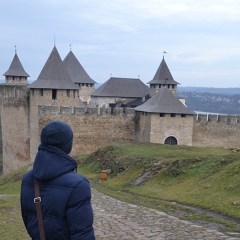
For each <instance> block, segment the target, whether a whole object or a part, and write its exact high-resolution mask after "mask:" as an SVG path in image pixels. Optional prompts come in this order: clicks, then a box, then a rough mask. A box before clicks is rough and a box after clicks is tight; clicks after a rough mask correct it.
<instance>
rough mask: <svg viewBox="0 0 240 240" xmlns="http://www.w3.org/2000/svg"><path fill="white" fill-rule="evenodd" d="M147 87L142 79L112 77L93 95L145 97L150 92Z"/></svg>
mask: <svg viewBox="0 0 240 240" xmlns="http://www.w3.org/2000/svg"><path fill="white" fill-rule="evenodd" d="M149 90H150V89H149V87H147V86H146V85H145V84H144V83H143V82H142V81H141V80H140V79H136V78H116V77H111V78H110V79H108V81H106V82H105V83H104V84H103V85H101V86H100V87H99V88H98V89H96V90H95V91H94V92H93V93H92V94H91V96H97V97H128V98H131V97H132V98H135V97H137V98H138V97H144V96H146V95H148V94H149Z"/></svg>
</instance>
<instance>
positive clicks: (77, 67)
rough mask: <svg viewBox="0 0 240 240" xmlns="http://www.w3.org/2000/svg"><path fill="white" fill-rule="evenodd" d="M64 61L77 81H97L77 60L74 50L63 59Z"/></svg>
mask: <svg viewBox="0 0 240 240" xmlns="http://www.w3.org/2000/svg"><path fill="white" fill-rule="evenodd" d="M63 63H64V65H65V67H66V69H67V71H68V73H69V75H70V77H71V79H72V80H73V82H75V83H92V84H94V83H96V82H95V81H94V80H93V79H91V78H90V77H89V75H88V74H87V72H86V71H85V69H84V68H83V66H82V65H81V64H80V62H79V61H78V60H77V58H76V57H75V55H74V54H73V52H72V51H70V52H69V53H68V55H67V56H66V57H65V59H64V60H63Z"/></svg>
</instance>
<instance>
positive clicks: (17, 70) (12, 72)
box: [3, 53, 29, 77]
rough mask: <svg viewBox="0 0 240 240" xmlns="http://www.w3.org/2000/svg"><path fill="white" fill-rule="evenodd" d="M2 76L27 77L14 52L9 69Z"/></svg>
mask: <svg viewBox="0 0 240 240" xmlns="http://www.w3.org/2000/svg"><path fill="white" fill-rule="evenodd" d="M3 76H17V77H29V75H28V74H27V73H26V71H25V70H24V68H23V66H22V64H21V62H20V60H19V58H18V55H17V54H16V53H15V55H14V58H13V60H12V63H11V65H10V67H9V69H8V70H7V71H6V72H5V73H4V74H3Z"/></svg>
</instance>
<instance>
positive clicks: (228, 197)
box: [79, 143, 240, 231]
mask: <svg viewBox="0 0 240 240" xmlns="http://www.w3.org/2000/svg"><path fill="white" fill-rule="evenodd" d="M104 169H110V170H111V171H112V172H111V173H110V174H109V175H108V181H106V182H103V183H99V178H100V172H101V170H104ZM150 170H151V172H152V173H153V174H152V176H151V177H150V178H149V179H148V180H147V181H144V182H142V183H141V184H140V185H137V186H135V185H133V184H132V182H133V181H134V180H136V179H137V178H138V177H139V176H141V175H143V174H144V173H145V172H147V171H150ZM79 172H80V173H82V174H83V175H86V176H87V177H88V178H89V179H90V180H91V182H92V184H94V188H98V190H100V191H103V192H105V193H106V194H108V195H111V196H114V197H117V198H121V199H123V200H126V201H130V202H133V203H136V201H139V202H144V204H147V202H149V203H150V204H149V205H152V207H154V208H157V209H159V205H158V206H157V205H156V204H152V203H151V202H157V201H159V202H160V203H159V204H161V205H164V204H166V201H170V202H171V201H174V202H178V203H181V204H187V205H190V206H194V207H197V208H202V209H206V210H209V211H213V212H216V213H219V214H222V215H226V216H229V217H232V218H235V219H238V220H239V221H240V206H235V205H233V202H234V201H237V200H240V152H238V151H234V150H233V149H223V148H207V147H205V148H200V147H199V148H198V147H188V146H170V145H158V144H130V143H127V144H126V143H122V144H112V145H110V146H107V147H105V148H101V149H99V150H98V151H96V152H95V153H93V154H91V155H90V156H88V157H85V159H83V160H82V162H81V165H80V166H79ZM120 193H121V194H120ZM136 196H138V198H136ZM139 197H141V198H144V199H145V200H144V201H140V200H139ZM136 199H138V200H136ZM147 199H148V200H147ZM156 206H157V207H156ZM164 208H165V207H164ZM160 210H161V208H160ZM193 215H194V214H191V216H188V217H189V219H191V217H192V216H193ZM185 218H186V216H185ZM206 218H207V217H206ZM218 221H220V222H221V221H224V220H218ZM225 225H228V223H226V224H225ZM229 229H231V230H234V227H232V228H231V227H229V228H228V230H229ZM235 230H236V229H235ZM236 231H240V229H237V230H236Z"/></svg>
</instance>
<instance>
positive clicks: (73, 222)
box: [21, 121, 95, 240]
mask: <svg viewBox="0 0 240 240" xmlns="http://www.w3.org/2000/svg"><path fill="white" fill-rule="evenodd" d="M72 139H73V134H72V130H71V128H70V127H69V126H68V125H67V124H66V123H64V122H61V121H54V122H51V123H49V124H47V125H46V126H45V127H44V128H43V130H42V133H41V145H40V146H39V149H38V153H37V155H36V158H35V162H34V166H33V170H31V171H29V172H28V173H27V174H26V175H25V176H24V178H23V181H22V189H21V209H22V217H23V221H24V224H25V227H26V229H27V231H28V233H29V235H30V237H31V238H32V239H34V240H35V239H36V240H37V239H40V237H39V229H38V220H37V212H36V205H35V203H34V201H33V199H34V198H35V196H34V178H36V179H38V180H39V181H40V196H41V204H42V213H43V222H44V231H45V236H46V239H47V240H52V239H84V240H88V239H89V240H90V239H91V240H92V239H95V237H94V230H93V226H92V225H93V211H92V205H91V189H90V185H89V182H88V180H87V179H86V178H85V177H83V176H81V175H79V174H77V173H76V172H74V170H75V169H76V168H77V163H76V161H75V160H74V159H73V158H71V157H70V156H69V155H68V153H69V152H70V151H71V149H72Z"/></svg>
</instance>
